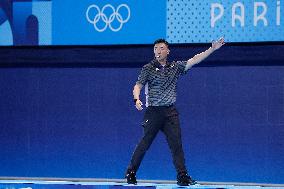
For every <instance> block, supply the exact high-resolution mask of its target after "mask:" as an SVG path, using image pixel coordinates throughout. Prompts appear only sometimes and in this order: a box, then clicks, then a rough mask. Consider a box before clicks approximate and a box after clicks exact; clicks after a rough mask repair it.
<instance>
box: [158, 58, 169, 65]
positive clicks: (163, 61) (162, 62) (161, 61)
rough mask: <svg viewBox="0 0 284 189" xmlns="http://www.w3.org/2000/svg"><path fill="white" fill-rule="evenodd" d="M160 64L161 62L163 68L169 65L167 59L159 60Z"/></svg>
mask: <svg viewBox="0 0 284 189" xmlns="http://www.w3.org/2000/svg"><path fill="white" fill-rule="evenodd" d="M158 62H159V63H160V64H161V65H162V66H164V65H166V64H167V59H163V60H158Z"/></svg>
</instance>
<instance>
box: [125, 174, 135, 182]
mask: <svg viewBox="0 0 284 189" xmlns="http://www.w3.org/2000/svg"><path fill="white" fill-rule="evenodd" d="M125 178H126V180H127V183H128V184H137V181H136V173H135V172H134V171H129V172H127V174H126V176H125Z"/></svg>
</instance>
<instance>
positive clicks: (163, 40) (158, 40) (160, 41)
mask: <svg viewBox="0 0 284 189" xmlns="http://www.w3.org/2000/svg"><path fill="white" fill-rule="evenodd" d="M158 43H164V44H166V45H167V47H168V46H169V43H168V42H167V41H166V40H165V39H157V40H156V41H155V42H154V45H156V44H158Z"/></svg>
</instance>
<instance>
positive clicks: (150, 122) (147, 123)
mask: <svg viewBox="0 0 284 189" xmlns="http://www.w3.org/2000/svg"><path fill="white" fill-rule="evenodd" d="M142 126H143V127H144V135H143V137H142V138H141V140H140V142H139V143H138V144H137V146H136V148H135V151H134V152H133V155H132V158H131V161H130V164H129V166H128V168H127V171H135V172H137V170H138V168H139V166H140V164H141V161H142V160H143V157H144V155H145V153H146V151H147V150H148V149H149V147H150V146H151V144H152V142H153V140H154V139H155V137H156V135H157V134H158V132H159V131H162V132H163V133H164V134H165V136H166V139H167V143H168V145H169V148H170V150H171V153H172V158H173V163H174V166H175V168H176V171H177V173H180V172H187V170H186V167H185V159H184V152H183V148H182V141H181V130H180V123H179V115H178V112H177V110H176V108H175V107H174V106H150V107H148V108H147V109H146V112H145V115H144V119H143V123H142Z"/></svg>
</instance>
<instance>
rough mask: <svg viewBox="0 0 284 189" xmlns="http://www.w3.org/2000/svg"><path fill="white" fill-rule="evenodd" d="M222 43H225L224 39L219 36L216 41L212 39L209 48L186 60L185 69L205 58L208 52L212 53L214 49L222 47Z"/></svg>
mask: <svg viewBox="0 0 284 189" xmlns="http://www.w3.org/2000/svg"><path fill="white" fill-rule="evenodd" d="M224 44H225V41H224V38H223V37H222V38H220V39H219V40H218V41H213V42H212V46H211V47H210V48H209V49H207V50H206V51H204V52H202V53H199V54H197V55H195V56H194V57H192V58H191V59H189V60H188V61H187V64H186V66H185V71H186V70H188V69H189V68H191V67H192V66H193V65H195V64H198V63H199V62H201V61H202V60H204V59H205V58H207V57H208V56H209V55H210V54H212V53H213V52H214V51H215V50H217V49H219V48H220V47H222V46H223V45H224Z"/></svg>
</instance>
